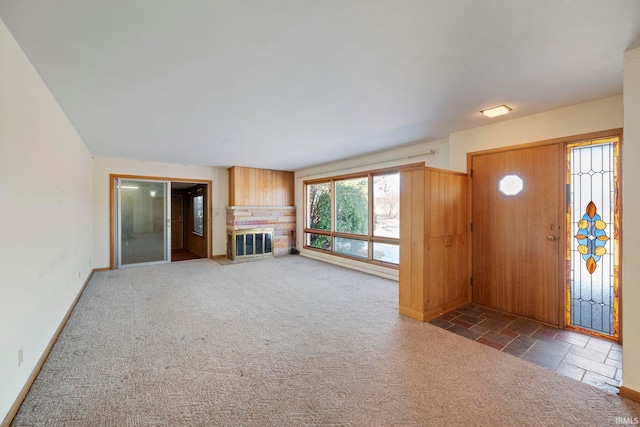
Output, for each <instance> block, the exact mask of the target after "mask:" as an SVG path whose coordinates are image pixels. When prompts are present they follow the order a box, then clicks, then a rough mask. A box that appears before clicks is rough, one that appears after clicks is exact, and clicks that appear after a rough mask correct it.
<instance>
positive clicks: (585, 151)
mask: <svg viewBox="0 0 640 427" xmlns="http://www.w3.org/2000/svg"><path fill="white" fill-rule="evenodd" d="M617 144H618V141H617V138H615V139H607V140H599V141H588V142H586V143H580V144H574V145H571V146H569V147H568V170H567V178H568V182H567V183H568V187H567V189H568V190H567V196H568V221H569V233H571V235H570V243H569V249H568V254H567V255H568V257H567V260H568V262H569V277H568V284H567V285H568V291H569V292H568V294H569V296H570V298H569V301H568V307H567V308H568V311H569V316H568V320H569V324H570V325H571V326H574V327H577V328H581V329H585V330H588V331H592V332H595V333H597V334H604V335H610V336H617V318H616V316H617V304H618V302H617V295H616V294H617V292H616V286H617V278H616V275H617V265H618V262H617V253H616V251H615V246H616V245H615V244H614V241H613V240H612V239H611V237H613V235H614V234H615V230H616V228H615V227H616V225H615V222H616V218H617V209H616V203H617V201H616V188H617V166H616V165H617V150H618V148H617Z"/></svg>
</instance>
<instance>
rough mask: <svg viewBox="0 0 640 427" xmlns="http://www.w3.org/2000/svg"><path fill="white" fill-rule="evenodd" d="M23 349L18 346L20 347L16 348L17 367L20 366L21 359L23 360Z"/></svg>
mask: <svg viewBox="0 0 640 427" xmlns="http://www.w3.org/2000/svg"><path fill="white" fill-rule="evenodd" d="M23 355H24V351H23V350H22V347H20V349H19V350H18V368H19V367H20V366H22V361H23V360H24V357H23Z"/></svg>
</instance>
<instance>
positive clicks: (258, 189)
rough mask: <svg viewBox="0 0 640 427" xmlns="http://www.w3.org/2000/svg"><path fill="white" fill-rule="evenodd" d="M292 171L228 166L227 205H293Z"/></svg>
mask: <svg viewBox="0 0 640 427" xmlns="http://www.w3.org/2000/svg"><path fill="white" fill-rule="evenodd" d="M293 183H294V177H293V172H287V171H275V170H270V169H256V168H246V167H241V166H234V167H231V168H229V206H293V205H294V188H293Z"/></svg>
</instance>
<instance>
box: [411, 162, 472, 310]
mask: <svg viewBox="0 0 640 427" xmlns="http://www.w3.org/2000/svg"><path fill="white" fill-rule="evenodd" d="M466 228H467V175H465V174H460V173H457V172H447V171H440V170H435V169H430V168H424V167H420V168H414V169H406V170H402V171H400V283H399V292H400V295H399V296H400V299H399V308H400V313H401V314H404V315H407V316H409V317H412V318H414V319H417V320H422V321H428V320H430V319H432V318H434V317H436V316H438V315H440V314H442V313H443V312H445V311H448V310H451V309H453V308H455V307H457V306H459V305H462V304H464V303H465V302H466V300H467V280H468V271H467V245H466V239H467V237H466V235H467V231H466Z"/></svg>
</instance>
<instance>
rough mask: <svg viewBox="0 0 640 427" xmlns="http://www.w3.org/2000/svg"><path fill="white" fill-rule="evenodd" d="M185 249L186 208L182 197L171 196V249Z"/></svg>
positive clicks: (177, 195)
mask: <svg viewBox="0 0 640 427" xmlns="http://www.w3.org/2000/svg"><path fill="white" fill-rule="evenodd" d="M182 248H184V207H183V200H182V195H179V194H174V195H172V196H171V249H182Z"/></svg>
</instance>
